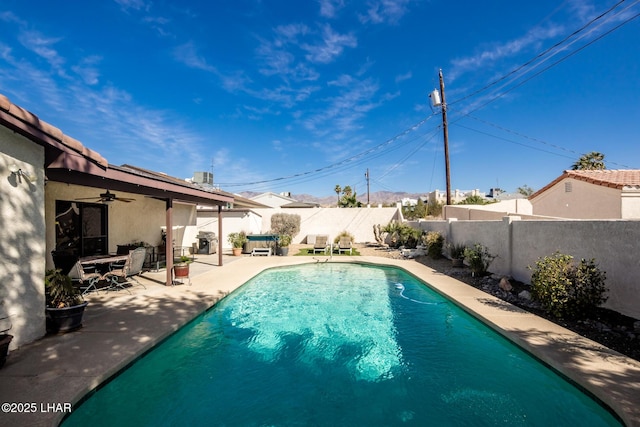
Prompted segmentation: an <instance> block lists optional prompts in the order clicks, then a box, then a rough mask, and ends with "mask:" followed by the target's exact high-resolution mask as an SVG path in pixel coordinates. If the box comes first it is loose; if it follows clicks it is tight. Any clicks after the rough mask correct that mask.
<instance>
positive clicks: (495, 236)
mask: <svg viewBox="0 0 640 427" xmlns="http://www.w3.org/2000/svg"><path fill="white" fill-rule="evenodd" d="M420 228H422V229H423V230H434V231H439V232H441V233H442V234H443V235H444V236H445V239H446V241H447V242H452V243H464V244H470V243H480V244H482V245H484V246H486V247H487V248H488V251H489V253H491V254H493V255H496V259H495V260H494V261H493V263H492V264H491V266H490V267H489V270H490V271H491V272H492V273H495V274H500V275H509V276H512V277H514V278H515V279H517V280H520V281H522V282H525V283H530V282H531V270H530V269H529V268H528V266H535V263H536V261H537V260H538V259H539V258H540V257H544V256H548V255H552V254H553V253H554V252H556V251H561V252H562V253H565V254H568V255H572V256H573V257H574V258H575V259H576V261H579V260H580V259H581V258H585V259H591V258H594V259H595V260H596V262H597V263H598V266H599V268H600V269H601V270H602V271H604V272H606V276H607V280H606V285H607V287H608V288H609V293H608V296H609V299H608V301H607V302H606V303H605V304H604V306H605V307H608V308H610V309H612V310H615V311H618V312H620V313H623V314H625V315H627V316H631V317H634V318H636V319H640V283H639V282H638V279H637V278H638V277H640V262H639V261H638V242H640V221H633V220H548V219H547V220H544V221H535V220H527V221H523V220H518V219H517V217H505V218H503V219H502V220H501V221H456V220H454V221H448V222H447V221H424V222H420Z"/></svg>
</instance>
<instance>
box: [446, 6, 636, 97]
mask: <svg viewBox="0 0 640 427" xmlns="http://www.w3.org/2000/svg"><path fill="white" fill-rule="evenodd" d="M624 2H625V0H621V1H619V2H618V3H616V4H615V5H613V6H612V7H611V8H610V9H608V10H607V11H605V12H603V13H601V14H600V15H598V16H597V17H595V18H593V19H592V20H591V21H589V22H588V23H586V24H585V25H583V26H582V27H580V28H579V29H577V30H575V31H574V32H573V33H571V34H569V35H568V36H567V37H565V38H564V39H562V40H561V41H559V42H557V43H556V44H554V45H553V46H551V47H549V48H547V49H545V50H544V51H542V52H540V53H539V54H537V55H536V56H534V57H533V58H531V59H530V60H528V61H527V62H525V63H523V64H521V65H520V66H518V67H516V68H514V69H513V70H512V71H510V72H509V73H507V74H505V75H503V76H501V77H499V78H498V79H496V80H494V81H492V82H490V83H489V84H487V85H485V86H484V87H482V88H480V89H478V90H476V91H474V92H472V93H470V94H469V95H466V96H464V97H462V98H460V99H456V100H454V101H452V102H450V103H449V105H450V106H451V105H453V104H457V103H459V102H462V101H464V100H465V99H468V98H471V97H473V96H476V95H478V94H479V93H482V92H484V91H485V90H487V89H489V88H490V87H492V86H495V85H496V84H498V83H500V82H501V81H504V80H506V79H507V78H508V77H510V76H512V75H514V74H516V73H517V72H518V71H520V70H522V69H524V68H525V67H527V66H529V65H531V64H532V63H534V62H535V61H536V60H538V59H540V58H542V57H543V56H545V55H547V54H548V53H550V52H552V51H554V50H556V49H558V48H559V47H560V46H561V45H562V44H564V43H565V42H566V41H568V40H569V39H571V38H573V37H575V36H577V35H578V34H580V33H581V32H582V31H584V30H586V29H587V28H588V27H590V26H591V25H592V24H594V23H595V22H597V21H599V20H600V19H602V18H604V17H605V16H606V15H608V14H609V13H611V12H613V10H615V9H616V8H617V7H618V6H620V5H621V4H622V3H624ZM631 6H633V5H631ZM631 6H630V7H631Z"/></svg>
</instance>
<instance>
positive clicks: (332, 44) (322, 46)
mask: <svg viewBox="0 0 640 427" xmlns="http://www.w3.org/2000/svg"><path fill="white" fill-rule="evenodd" d="M357 45H358V41H357V39H356V37H355V36H354V35H353V34H339V33H337V32H335V31H334V30H333V28H331V26H330V25H325V26H324V27H323V29H322V42H321V43H319V44H303V45H302V46H301V47H302V48H303V49H304V50H306V51H307V52H308V54H307V55H306V56H305V58H306V59H307V60H308V61H309V62H314V63H322V64H327V63H329V62H332V61H333V60H334V59H335V58H336V57H338V56H340V55H341V54H342V52H343V51H344V48H345V47H352V48H354V47H356V46H357Z"/></svg>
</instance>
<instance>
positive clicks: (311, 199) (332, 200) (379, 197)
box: [240, 191, 424, 207]
mask: <svg viewBox="0 0 640 427" xmlns="http://www.w3.org/2000/svg"><path fill="white" fill-rule="evenodd" d="M260 194H262V193H256V192H252V191H245V192H242V193H240V195H241V196H242V197H246V198H247V199H251V198H252V197H255V196H258V195H260ZM287 196H288V197H290V198H292V199H294V200H297V201H298V202H307V203H318V204H319V205H320V206H322V207H334V206H336V204H337V202H338V195H337V194H336V195H333V196H325V197H317V196H313V195H311V194H290V195H287ZM421 196H424V194H420V193H405V192H398V191H396V192H394V191H376V192H374V193H370V194H369V203H370V204H371V205H378V204H383V205H391V204H392V205H395V204H396V203H397V202H399V201H401V200H402V199H404V198H409V199H417V198H418V197H421ZM357 199H358V201H359V202H361V203H362V204H363V205H366V204H367V195H366V194H359V195H358V198H357Z"/></svg>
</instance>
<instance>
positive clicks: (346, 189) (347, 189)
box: [342, 185, 353, 197]
mask: <svg viewBox="0 0 640 427" xmlns="http://www.w3.org/2000/svg"><path fill="white" fill-rule="evenodd" d="M342 192H343V193H344V195H345V196H347V197H349V196H351V194H352V193H353V190H352V189H351V186H350V185H347V186H346V187H344V189H343V190H342Z"/></svg>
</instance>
